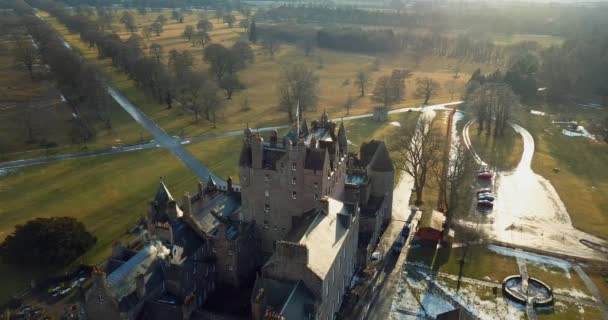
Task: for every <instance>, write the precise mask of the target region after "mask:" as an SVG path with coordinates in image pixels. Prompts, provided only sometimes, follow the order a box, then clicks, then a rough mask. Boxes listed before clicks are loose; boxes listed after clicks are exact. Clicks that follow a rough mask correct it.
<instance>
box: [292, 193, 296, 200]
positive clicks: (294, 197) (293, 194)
mask: <svg viewBox="0 0 608 320" xmlns="http://www.w3.org/2000/svg"><path fill="white" fill-rule="evenodd" d="M291 198H292V199H294V200H295V199H296V192H295V191H293V192H292V193H291Z"/></svg>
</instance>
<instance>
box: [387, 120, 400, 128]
mask: <svg viewBox="0 0 608 320" xmlns="http://www.w3.org/2000/svg"><path fill="white" fill-rule="evenodd" d="M389 124H390V125H391V126H395V127H401V123H399V122H397V121H393V122H391V123H389Z"/></svg>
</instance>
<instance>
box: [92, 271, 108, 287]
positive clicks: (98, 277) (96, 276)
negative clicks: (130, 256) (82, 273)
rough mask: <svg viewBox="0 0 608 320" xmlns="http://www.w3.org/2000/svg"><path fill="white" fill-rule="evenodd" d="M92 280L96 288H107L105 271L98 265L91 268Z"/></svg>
mask: <svg viewBox="0 0 608 320" xmlns="http://www.w3.org/2000/svg"><path fill="white" fill-rule="evenodd" d="M92 280H93V283H94V284H95V285H96V286H97V287H98V288H104V289H107V288H108V279H107V278H106V273H105V272H103V270H101V269H99V268H98V267H95V268H93V272H92Z"/></svg>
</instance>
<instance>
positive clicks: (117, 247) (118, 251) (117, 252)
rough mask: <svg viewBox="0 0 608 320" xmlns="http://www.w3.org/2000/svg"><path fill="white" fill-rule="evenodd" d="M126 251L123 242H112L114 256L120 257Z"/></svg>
mask: <svg viewBox="0 0 608 320" xmlns="http://www.w3.org/2000/svg"><path fill="white" fill-rule="evenodd" d="M124 251H125V248H124V247H123V246H122V243H120V241H114V243H112V258H118V257H120V256H122V254H123V252H124Z"/></svg>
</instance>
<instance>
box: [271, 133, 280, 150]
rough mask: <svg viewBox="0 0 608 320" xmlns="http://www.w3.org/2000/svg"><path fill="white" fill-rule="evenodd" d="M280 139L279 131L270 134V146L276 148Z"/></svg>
mask: <svg viewBox="0 0 608 320" xmlns="http://www.w3.org/2000/svg"><path fill="white" fill-rule="evenodd" d="M278 139H279V133H278V132H277V130H276V129H275V130H272V131H271V132H270V145H271V146H272V147H275V146H276V145H277V141H278Z"/></svg>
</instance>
